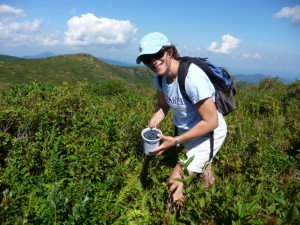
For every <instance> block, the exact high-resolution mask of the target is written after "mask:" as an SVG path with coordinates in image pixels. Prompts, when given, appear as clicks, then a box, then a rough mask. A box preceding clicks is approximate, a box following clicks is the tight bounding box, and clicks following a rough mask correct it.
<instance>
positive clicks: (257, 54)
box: [242, 52, 262, 59]
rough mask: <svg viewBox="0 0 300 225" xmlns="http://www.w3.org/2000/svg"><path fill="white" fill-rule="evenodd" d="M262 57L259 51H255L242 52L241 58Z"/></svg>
mask: <svg viewBox="0 0 300 225" xmlns="http://www.w3.org/2000/svg"><path fill="white" fill-rule="evenodd" d="M250 58H252V59H262V55H261V54H260V53H259V52H256V53H253V54H252V53H249V52H247V53H244V54H242V59H250Z"/></svg>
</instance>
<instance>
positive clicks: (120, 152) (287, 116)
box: [0, 56, 300, 225]
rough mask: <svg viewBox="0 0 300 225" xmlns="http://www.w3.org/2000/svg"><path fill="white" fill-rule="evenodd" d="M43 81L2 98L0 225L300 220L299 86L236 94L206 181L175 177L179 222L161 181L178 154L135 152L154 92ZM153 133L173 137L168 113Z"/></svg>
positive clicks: (271, 83)
mask: <svg viewBox="0 0 300 225" xmlns="http://www.w3.org/2000/svg"><path fill="white" fill-rule="evenodd" d="M82 57H84V56H82ZM16 60H17V62H19V61H18V59H16ZM48 60H49V61H51V59H48ZM62 60H63V59H62ZM21 61H22V60H21ZM46 61H47V60H45V62H46ZM91 61H92V62H93V60H91ZM29 62H31V63H32V65H33V64H34V62H35V61H34V60H33V61H29ZM39 62H41V61H39ZM22 63H24V62H22ZM18 64H19V63H18ZM48 65H50V64H48ZM56 65H57V64H56ZM26 67H27V68H29V65H26ZM74 67H75V65H74ZM78 68H79V67H78ZM54 69H55V66H53V69H52V70H54ZM117 69H120V68H116V71H117ZM127 69H128V70H130V69H132V68H127ZM120 70H122V69H120ZM7 71H9V70H7ZM38 71H39V70H38V69H37V72H36V75H34V76H36V77H37V78H40V76H42V75H43V74H40V73H39V72H38ZM43 71H45V70H43ZM95 71H96V70H95ZM20 73H21V72H20ZM88 73H89V71H85V72H84V74H88ZM95 73H96V72H95ZM28 74H29V72H28ZM57 74H64V73H63V72H59V71H58V72H57ZM111 74H112V75H111V76H113V72H111ZM43 76H44V75H43ZM109 76H110V75H109V74H108V75H107V77H109ZM24 77H25V75H24ZM91 77H92V75H91V76H90V78H91ZM120 77H121V76H120ZM132 79H133V78H132ZM78 80H79V78H78ZM149 80H150V82H151V79H149ZM42 81H43V82H31V83H30V82H29V80H28V82H29V83H28V84H26V85H20V84H15V85H12V86H11V87H10V88H8V87H9V85H7V86H6V87H7V89H5V90H4V91H2V92H1V94H0V223H1V224H114V225H117V224H132V225H133V224H151V225H152V224H299V222H300V219H299V210H300V194H299V192H300V173H299V160H300V157H299V149H300V94H299V93H300V82H299V81H297V82H294V83H291V84H289V85H285V84H283V83H281V82H279V81H278V80H277V79H266V80H263V81H262V82H260V83H259V84H258V85H255V86H250V87H239V86H238V87H237V88H238V95H237V96H236V98H237V103H238V108H237V110H236V111H235V112H233V113H232V114H230V115H229V116H227V117H226V121H227V123H228V125H229V132H228V137H227V139H226V142H225V144H224V146H223V147H222V149H221V150H220V152H219V154H218V156H217V157H216V160H215V161H214V167H213V168H214V173H215V177H216V183H215V185H214V186H213V187H212V188H211V189H210V190H209V191H205V190H204V187H203V185H202V183H201V182H198V181H199V180H198V179H200V178H194V179H193V180H188V181H184V184H185V192H186V201H185V203H184V205H183V209H182V213H181V214H180V215H174V214H172V213H171V214H169V215H166V213H165V211H166V208H165V202H166V198H167V195H168V190H167V184H166V182H167V179H168V177H169V174H170V171H171V170H172V167H173V166H174V165H175V163H176V162H177V160H178V157H184V153H183V152H182V151H179V152H177V150H176V148H174V149H171V150H170V151H168V152H167V153H166V155H165V156H164V157H160V158H151V157H146V156H145V155H144V154H143V149H142V143H141V131H142V129H144V128H145V126H147V124H148V120H149V118H150V116H151V115H152V112H153V110H154V107H155V90H154V89H153V87H151V86H150V85H149V87H147V86H142V85H139V86H134V85H132V84H134V81H133V80H132V83H131V82H128V81H129V79H128V80H125V79H122V78H120V79H115V78H112V79H98V81H97V82H89V81H83V82H75V81H74V82H75V83H74V82H73V83H71V82H70V83H67V82H58V80H57V83H58V84H55V82H54V83H51V82H50V83H48V84H46V82H44V81H45V80H42ZM159 129H160V130H162V131H163V132H164V133H165V134H168V135H173V124H172V116H171V115H169V117H168V118H167V119H166V120H165V121H164V122H163V123H162V124H161V126H160V127H159ZM162 221H165V222H162ZM166 221H169V222H168V223H167V222H166Z"/></svg>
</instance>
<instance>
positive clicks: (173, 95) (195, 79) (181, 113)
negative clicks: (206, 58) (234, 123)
mask: <svg viewBox="0 0 300 225" xmlns="http://www.w3.org/2000/svg"><path fill="white" fill-rule="evenodd" d="M154 84H155V87H156V88H157V89H158V90H160V91H163V93H164V96H165V99H166V102H167V103H168V105H169V106H170V108H172V109H173V112H174V123H175V125H176V126H177V127H178V131H179V133H181V134H182V133H184V132H186V131H188V130H189V129H191V128H192V127H193V126H195V125H196V124H197V123H198V122H199V121H200V120H201V119H202V118H201V117H200V115H199V114H198V112H197V111H196V109H195V107H194V105H193V104H196V103H197V102H199V101H201V100H203V99H205V98H208V97H212V98H213V100H214V99H215V88H214V86H213V84H212V83H211V81H210V80H209V78H208V77H207V75H206V74H205V72H204V71H203V70H202V69H201V68H199V67H198V66H196V65H195V64H193V63H192V64H191V65H190V67H189V69H188V73H187V76H186V79H185V90H186V93H187V95H188V96H189V98H190V100H191V101H192V103H193V104H192V103H191V102H189V101H188V100H186V99H185V98H183V96H182V95H181V92H180V88H179V84H178V80H177V78H176V80H175V81H174V82H172V83H171V84H167V82H166V77H165V76H163V79H162V88H161V87H160V85H159V83H158V79H157V75H156V77H155V79H154ZM218 116H219V117H218V118H219V125H218V127H217V128H216V129H215V131H217V130H218V129H224V128H225V127H226V126H227V125H226V122H225V120H224V118H223V115H222V114H221V113H219V112H218Z"/></svg>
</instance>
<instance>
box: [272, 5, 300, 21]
mask: <svg viewBox="0 0 300 225" xmlns="http://www.w3.org/2000/svg"><path fill="white" fill-rule="evenodd" d="M274 18H275V19H282V18H291V21H292V23H293V24H296V25H300V5H296V6H295V7H283V8H282V9H281V10H280V11H279V12H277V13H276V14H274Z"/></svg>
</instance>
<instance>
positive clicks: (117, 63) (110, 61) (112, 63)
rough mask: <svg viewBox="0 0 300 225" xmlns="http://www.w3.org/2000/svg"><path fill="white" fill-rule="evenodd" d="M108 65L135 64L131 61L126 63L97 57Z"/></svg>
mask: <svg viewBox="0 0 300 225" xmlns="http://www.w3.org/2000/svg"><path fill="white" fill-rule="evenodd" d="M98 59H100V60H102V61H104V62H106V63H108V64H110V65H114V66H136V64H133V63H126V62H121V61H117V60H112V59H104V58H98Z"/></svg>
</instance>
